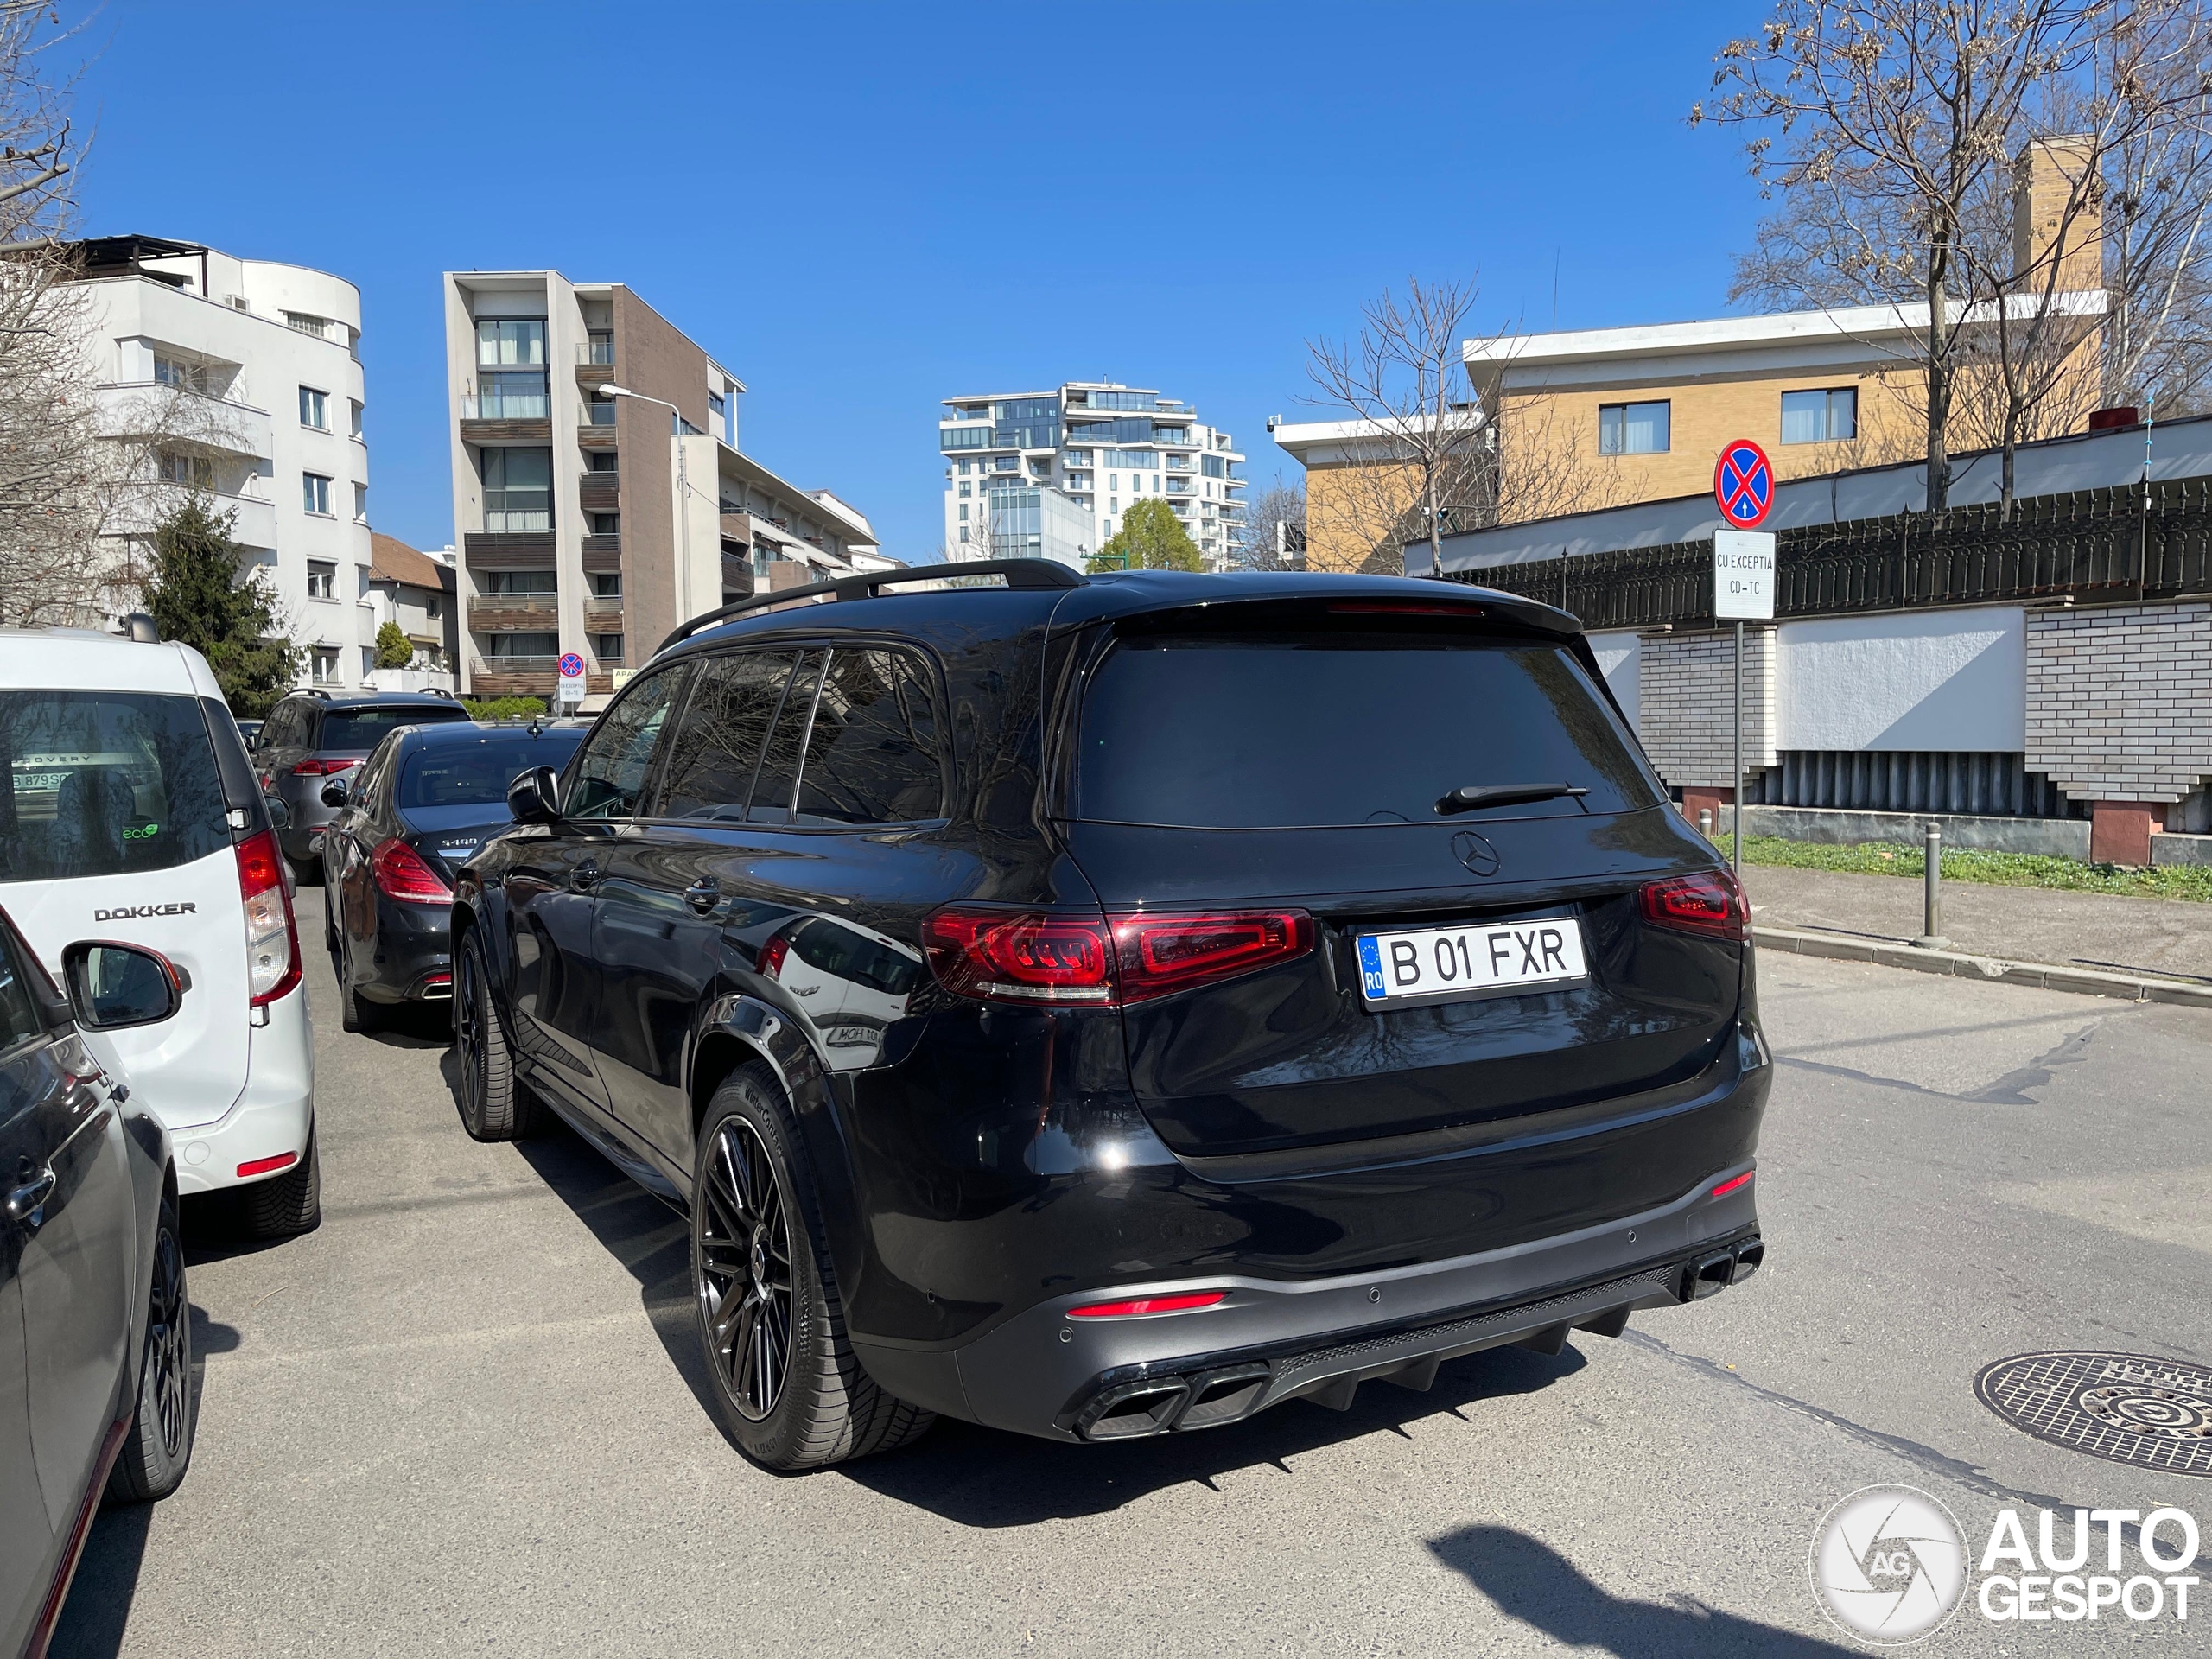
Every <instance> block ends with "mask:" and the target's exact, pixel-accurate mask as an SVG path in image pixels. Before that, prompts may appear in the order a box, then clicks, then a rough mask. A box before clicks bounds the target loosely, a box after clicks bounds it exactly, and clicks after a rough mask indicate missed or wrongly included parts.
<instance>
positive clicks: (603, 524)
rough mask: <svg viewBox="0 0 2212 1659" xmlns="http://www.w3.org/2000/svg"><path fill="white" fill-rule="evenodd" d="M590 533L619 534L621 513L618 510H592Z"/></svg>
mask: <svg viewBox="0 0 2212 1659" xmlns="http://www.w3.org/2000/svg"><path fill="white" fill-rule="evenodd" d="M591 533H592V534H593V535H594V536H620V534H621V533H622V515H621V514H620V513H619V512H594V514H592V516H591Z"/></svg>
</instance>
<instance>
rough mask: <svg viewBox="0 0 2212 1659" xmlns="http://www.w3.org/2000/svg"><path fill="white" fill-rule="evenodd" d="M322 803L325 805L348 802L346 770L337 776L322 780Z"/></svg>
mask: <svg viewBox="0 0 2212 1659" xmlns="http://www.w3.org/2000/svg"><path fill="white" fill-rule="evenodd" d="M322 804H324V805H325V806H343V805H345V804H346V774H345V773H344V772H340V773H338V774H337V776H335V777H333V778H326V779H323V780H322Z"/></svg>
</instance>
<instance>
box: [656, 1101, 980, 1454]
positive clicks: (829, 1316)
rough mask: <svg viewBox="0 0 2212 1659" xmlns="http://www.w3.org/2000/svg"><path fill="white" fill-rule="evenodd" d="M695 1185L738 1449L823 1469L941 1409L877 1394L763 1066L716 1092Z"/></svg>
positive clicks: (724, 1391) (694, 1237)
mask: <svg viewBox="0 0 2212 1659" xmlns="http://www.w3.org/2000/svg"><path fill="white" fill-rule="evenodd" d="M691 1191H692V1203H691V1288H692V1303H693V1306H695V1307H696V1310H697V1313H698V1321H699V1341H700V1345H701V1348H702V1351H703V1353H704V1355H705V1357H706V1362H707V1369H708V1370H709V1371H710V1372H711V1373H713V1376H714V1380H715V1385H714V1389H713V1395H714V1402H715V1410H716V1414H718V1415H719V1416H720V1418H721V1422H722V1426H723V1427H724V1428H725V1429H726V1430H727V1431H728V1433H729V1436H730V1438H731V1439H732V1440H735V1441H736V1442H737V1445H738V1446H739V1448H740V1449H741V1451H743V1452H744V1453H745V1454H746V1455H747V1457H749V1458H751V1459H753V1461H754V1462H755V1463H759V1464H761V1465H765V1466H766V1467H767V1468H770V1469H775V1470H785V1471H789V1470H798V1469H819V1468H823V1467H825V1466H826V1465H829V1464H833V1463H843V1462H846V1461H848V1460H849V1459H853V1458H864V1457H868V1456H869V1455H871V1454H872V1453H874V1452H889V1451H893V1450H895V1449H896V1448H898V1447H899V1446H906V1445H907V1444H909V1443H910V1442H912V1441H914V1440H919V1439H920V1438H921V1437H922V1435H923V1434H925V1433H927V1432H928V1430H929V1427H930V1425H931V1423H932V1422H934V1421H936V1414H934V1413H932V1412H928V1411H925V1410H923V1409H922V1408H920V1407H919V1406H913V1405H909V1404H907V1403H906V1402H905V1401H903V1400H899V1399H895V1398H893V1396H892V1395H888V1394H887V1393H885V1392H884V1391H883V1389H880V1388H879V1387H878V1386H877V1385H876V1383H875V1381H874V1378H873V1377H871V1376H868V1372H867V1371H866V1370H864V1369H863V1368H862V1366H861V1363H860V1361H859V1359H858V1358H856V1357H855V1355H854V1353H853V1348H852V1344H851V1342H850V1341H849V1338H847V1336H846V1332H845V1312H844V1303H843V1301H842V1298H841V1297H840V1296H839V1294H838V1292H837V1275H836V1269H835V1268H834V1267H833V1266H832V1264H831V1262H830V1260H829V1249H828V1248H827V1246H826V1244H825V1243H824V1242H823V1226H822V1216H821V1206H820V1205H819V1203H818V1202H817V1199H816V1198H815V1193H814V1185H813V1182H812V1180H811V1179H810V1178H809V1175H808V1173H807V1166H806V1160H805V1154H804V1150H803V1147H802V1146H801V1143H800V1141H799V1137H798V1128H797V1126H796V1124H795V1123H794V1122H793V1120H792V1117H791V1111H790V1109H789V1108H788V1106H787V1105H786V1104H785V1100H784V1096H783V1091H782V1090H781V1089H780V1088H779V1086H778V1084H777V1083H776V1081H775V1079H774V1077H772V1075H771V1074H770V1073H769V1072H768V1071H767V1070H766V1067H763V1066H760V1065H748V1066H744V1067H741V1068H740V1069H739V1070H738V1071H735V1072H734V1073H733V1074H732V1075H731V1076H730V1077H729V1078H728V1081H726V1082H725V1083H724V1084H722V1086H721V1088H720V1089H718V1090H715V1097H714V1099H713V1101H712V1102H710V1103H709V1105H708V1107H707V1115H706V1118H705V1121H704V1122H702V1124H701V1126H700V1130H699V1150H698V1154H697V1157H696V1160H695V1163H694V1167H693V1170H692V1184H691ZM733 1304H734V1306H733ZM725 1313H726V1314H727V1317H725ZM779 1347H780V1348H781V1355H780V1357H779V1356H778V1354H777V1350H778V1348H779ZM764 1361H765V1362H766V1363H763V1362H764Z"/></svg>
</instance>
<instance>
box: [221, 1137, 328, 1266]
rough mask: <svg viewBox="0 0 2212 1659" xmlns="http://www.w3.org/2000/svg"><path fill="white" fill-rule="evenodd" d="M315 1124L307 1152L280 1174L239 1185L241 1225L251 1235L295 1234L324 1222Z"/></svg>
mask: <svg viewBox="0 0 2212 1659" xmlns="http://www.w3.org/2000/svg"><path fill="white" fill-rule="evenodd" d="M236 1191H237V1193H238V1224H239V1229H240V1230H241V1231H243V1232H244V1233H245V1236H247V1237H249V1238H294V1237H296V1236H299V1235H300V1234H302V1233H311V1232H313V1231H315V1229H316V1228H318V1227H320V1226H321V1225H322V1160H321V1156H320V1155H319V1154H317V1153H316V1151H315V1127H314V1125H312V1124H310V1125H308V1150H307V1155H306V1156H305V1157H303V1158H302V1159H301V1160H300V1161H299V1162H298V1163H296V1164H294V1165H293V1166H291V1167H290V1168H289V1169H288V1170H286V1171H285V1172H284V1173H283V1174H281V1175H272V1176H270V1178H269V1179H267V1180H265V1181H255V1182H253V1183H252V1184H251V1185H247V1186H241V1187H238V1188H237V1189H236Z"/></svg>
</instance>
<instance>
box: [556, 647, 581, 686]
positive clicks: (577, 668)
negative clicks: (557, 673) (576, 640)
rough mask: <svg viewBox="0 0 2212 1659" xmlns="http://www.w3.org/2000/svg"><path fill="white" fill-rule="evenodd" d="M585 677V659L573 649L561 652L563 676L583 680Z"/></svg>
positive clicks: (568, 678) (567, 678) (566, 678)
mask: <svg viewBox="0 0 2212 1659" xmlns="http://www.w3.org/2000/svg"><path fill="white" fill-rule="evenodd" d="M561 677H562V678H563V679H564V680H581V679H582V678H583V677H584V659H583V658H582V657H579V656H578V655H577V654H576V653H575V652H573V651H564V652H562V653H561Z"/></svg>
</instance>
